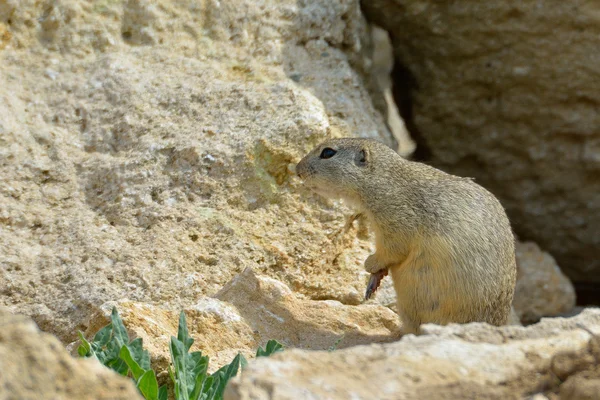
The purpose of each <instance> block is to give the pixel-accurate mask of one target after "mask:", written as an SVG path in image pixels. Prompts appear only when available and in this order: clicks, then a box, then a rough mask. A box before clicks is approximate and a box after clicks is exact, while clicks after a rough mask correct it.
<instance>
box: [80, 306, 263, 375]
mask: <svg viewBox="0 0 600 400" xmlns="http://www.w3.org/2000/svg"><path fill="white" fill-rule="evenodd" d="M113 307H116V308H117V311H118V312H119V315H120V316H121V319H122V320H123V324H124V325H125V327H126V328H127V331H128V333H129V337H130V339H131V340H133V339H134V338H136V337H139V338H141V339H142V340H143V346H144V348H145V349H147V350H148V352H149V353H150V355H151V364H152V369H154V370H155V371H156V373H157V375H158V376H159V377H160V376H164V377H165V378H166V376H167V375H166V372H167V370H168V367H169V364H170V362H171V353H170V351H169V343H170V338H171V336H175V337H176V336H177V327H178V323H179V313H177V312H173V311H170V310H166V309H164V308H161V307H158V306H154V305H151V304H144V303H135V302H131V301H127V300H122V301H119V302H108V303H105V304H103V305H102V306H101V307H100V309H99V310H98V311H97V312H96V313H94V314H93V315H92V316H91V317H90V319H89V321H88V328H87V330H86V331H85V333H84V335H85V337H87V338H92V337H93V336H94V335H95V334H96V332H98V331H99V330H100V328H102V327H104V326H105V325H107V324H108V323H109V322H110V314H111V311H112V308H113ZM184 312H185V317H186V321H187V326H188V331H189V334H190V336H191V337H192V338H193V339H194V344H193V345H192V348H191V351H201V352H202V354H204V355H208V356H209V360H210V362H209V365H208V367H209V372H211V373H212V372H214V371H216V370H217V369H219V368H220V367H221V366H223V365H225V364H228V363H230V362H231V360H233V358H234V357H235V356H236V355H237V354H238V352H241V353H242V354H244V356H246V357H247V358H249V357H250V356H254V354H255V353H256V349H257V347H258V345H259V344H261V345H262V344H264V343H262V342H261V340H260V339H261V337H260V336H259V335H257V334H255V333H254V332H253V331H252V330H251V329H250V327H249V326H248V324H247V323H246V322H245V321H244V320H243V319H242V318H241V317H240V315H239V314H238V313H237V310H235V308H234V307H232V306H231V305H229V304H227V303H224V302H221V301H219V300H216V299H212V298H210V297H202V298H200V299H199V300H198V301H197V303H196V304H194V305H191V306H190V307H189V308H186V309H185V310H184ZM264 342H266V340H265V341H264ZM78 344H79V341H77V342H74V343H73V344H71V345H70V346H69V347H71V350H72V352H73V353H74V354H75V353H76V348H77V346H78ZM160 383H161V384H162V383H166V382H160Z"/></svg>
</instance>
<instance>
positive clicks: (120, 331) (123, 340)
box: [110, 307, 129, 350]
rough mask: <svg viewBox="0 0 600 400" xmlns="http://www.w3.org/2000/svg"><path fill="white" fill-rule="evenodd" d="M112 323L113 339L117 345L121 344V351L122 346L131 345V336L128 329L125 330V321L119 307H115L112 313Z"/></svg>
mask: <svg viewBox="0 0 600 400" xmlns="http://www.w3.org/2000/svg"><path fill="white" fill-rule="evenodd" d="M110 321H111V323H112V326H113V339H114V340H116V341H117V343H118V344H119V346H118V347H119V350H121V346H123V345H124V344H127V343H129V335H128V334H127V329H125V325H123V320H122V319H121V317H120V316H119V313H118V312H117V307H113V309H112V313H111V315H110Z"/></svg>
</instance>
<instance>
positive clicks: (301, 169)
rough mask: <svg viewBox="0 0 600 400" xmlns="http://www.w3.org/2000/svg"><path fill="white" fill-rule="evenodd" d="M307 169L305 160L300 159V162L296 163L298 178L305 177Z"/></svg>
mask: <svg viewBox="0 0 600 400" xmlns="http://www.w3.org/2000/svg"><path fill="white" fill-rule="evenodd" d="M308 170H309V168H308V166H307V165H306V162H304V160H300V162H299V163H298V164H296V175H297V176H298V177H299V178H300V179H304V178H306V175H307V174H308Z"/></svg>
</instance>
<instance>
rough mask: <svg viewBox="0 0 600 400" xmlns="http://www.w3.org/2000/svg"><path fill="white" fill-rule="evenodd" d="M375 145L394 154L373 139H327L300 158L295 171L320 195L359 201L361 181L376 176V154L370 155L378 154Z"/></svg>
mask: <svg viewBox="0 0 600 400" xmlns="http://www.w3.org/2000/svg"><path fill="white" fill-rule="evenodd" d="M378 147H382V148H384V149H386V150H384V151H385V152H387V151H389V152H393V153H394V154H395V152H394V151H393V150H392V149H390V148H389V147H387V146H386V145H384V144H383V143H380V142H377V141H375V140H373V139H355V138H342V139H329V140H326V141H324V142H323V143H321V144H319V145H318V146H317V147H315V148H314V149H313V150H312V151H311V152H310V153H308V154H307V155H306V156H305V157H304V158H303V159H302V160H300V162H299V163H298V165H297V166H296V174H297V175H298V176H299V177H300V178H301V179H302V180H304V182H305V184H306V185H307V186H309V187H310V188H311V189H313V190H314V191H315V192H317V193H318V194H320V195H323V196H326V197H332V198H341V199H344V200H346V201H348V202H350V203H352V204H357V203H358V204H361V198H362V194H363V192H364V190H365V188H366V186H365V183H366V182H368V181H369V180H370V179H374V178H376V176H375V172H374V170H375V167H376V165H377V158H378V157H377V158H374V156H375V154H378V155H379V154H381V151H380V150H379V149H377V148H378ZM374 149H377V151H373V150H374Z"/></svg>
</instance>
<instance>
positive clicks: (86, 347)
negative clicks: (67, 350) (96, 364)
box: [77, 331, 95, 357]
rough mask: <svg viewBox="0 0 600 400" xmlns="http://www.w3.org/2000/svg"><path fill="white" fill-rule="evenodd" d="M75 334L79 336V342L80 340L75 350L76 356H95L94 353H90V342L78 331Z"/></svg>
mask: <svg viewBox="0 0 600 400" xmlns="http://www.w3.org/2000/svg"><path fill="white" fill-rule="evenodd" d="M77 334H78V335H79V340H81V344H80V345H79V347H78V348H77V354H79V356H80V357H91V356H95V354H94V352H93V351H92V345H91V344H90V342H88V341H87V340H85V337H84V336H83V333H82V332H81V331H79V332H77Z"/></svg>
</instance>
